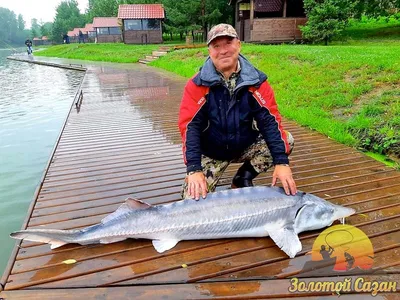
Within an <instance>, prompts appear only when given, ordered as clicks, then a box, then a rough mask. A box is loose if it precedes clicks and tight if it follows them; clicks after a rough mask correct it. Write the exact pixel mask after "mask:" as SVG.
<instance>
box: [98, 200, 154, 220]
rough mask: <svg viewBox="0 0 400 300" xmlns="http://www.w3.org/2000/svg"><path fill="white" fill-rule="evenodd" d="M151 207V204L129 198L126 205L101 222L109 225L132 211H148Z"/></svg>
mask: <svg viewBox="0 0 400 300" xmlns="http://www.w3.org/2000/svg"><path fill="white" fill-rule="evenodd" d="M149 207H151V205H150V204H148V203H146V202H143V201H140V200H138V199H133V198H127V199H125V203H124V204H122V205H121V206H120V207H118V209H117V210H116V211H114V212H113V213H112V214H110V215H108V216H107V217H105V218H104V219H103V220H101V223H103V224H104V223H107V222H109V221H111V220H113V219H115V218H118V217H119V216H122V215H123V214H126V213H128V212H130V211H132V210H138V209H147V208H149Z"/></svg>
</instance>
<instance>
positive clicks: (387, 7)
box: [354, 0, 400, 18]
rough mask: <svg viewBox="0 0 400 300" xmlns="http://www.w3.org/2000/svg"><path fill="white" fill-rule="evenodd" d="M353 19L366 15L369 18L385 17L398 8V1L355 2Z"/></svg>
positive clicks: (359, 0)
mask: <svg viewBox="0 0 400 300" xmlns="http://www.w3.org/2000/svg"><path fill="white" fill-rule="evenodd" d="M354 7H355V14H354V17H357V18H359V17H361V16H362V15H366V16H369V17H378V16H387V15H389V14H390V13H391V12H393V11H395V10H397V11H398V10H399V8H400V0H356V1H355V5H354Z"/></svg>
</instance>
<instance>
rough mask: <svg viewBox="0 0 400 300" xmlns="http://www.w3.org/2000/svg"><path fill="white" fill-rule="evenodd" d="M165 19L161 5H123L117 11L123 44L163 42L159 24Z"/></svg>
mask: <svg viewBox="0 0 400 300" xmlns="http://www.w3.org/2000/svg"><path fill="white" fill-rule="evenodd" d="M164 18H165V13H164V7H163V6H162V4H124V5H120V6H119V9H118V19H120V20H121V21H122V28H123V29H122V35H123V40H124V43H125V44H159V43H162V42H163V38H162V26H161V22H162V20H163V19H164Z"/></svg>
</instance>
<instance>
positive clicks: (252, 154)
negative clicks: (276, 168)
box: [181, 131, 294, 199]
mask: <svg viewBox="0 0 400 300" xmlns="http://www.w3.org/2000/svg"><path fill="white" fill-rule="evenodd" d="M286 135H287V137H288V142H289V147H290V153H291V152H292V150H293V147H294V139H293V136H292V135H291V134H290V132H288V131H286ZM247 160H248V161H250V163H251V165H252V166H253V168H254V170H255V171H256V172H258V173H263V172H267V170H268V169H269V168H271V167H272V165H273V163H272V156H271V153H270V151H269V149H268V146H267V144H266V143H265V140H264V139H263V138H262V136H261V134H260V135H259V136H258V138H257V140H256V142H255V143H254V144H252V145H251V146H250V147H248V148H247V149H246V150H245V151H243V153H242V155H241V156H240V157H239V158H237V159H234V160H231V161H225V160H217V159H213V158H210V157H207V156H205V155H202V157H201V166H202V168H203V173H204V176H205V177H206V181H207V189H208V191H209V192H213V191H214V190H215V187H216V185H217V183H218V181H219V179H220V178H221V176H222V174H223V173H224V172H225V170H226V168H227V167H228V166H229V164H231V163H243V162H245V161H247ZM187 188H188V184H187V178H185V181H184V183H183V185H182V190H181V197H182V199H185V198H186V197H187Z"/></svg>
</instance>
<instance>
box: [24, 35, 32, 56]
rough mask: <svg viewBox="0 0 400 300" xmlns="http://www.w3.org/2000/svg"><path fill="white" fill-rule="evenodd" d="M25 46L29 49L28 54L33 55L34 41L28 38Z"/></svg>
mask: <svg viewBox="0 0 400 300" xmlns="http://www.w3.org/2000/svg"><path fill="white" fill-rule="evenodd" d="M25 45H26V47H27V50H26V51H27V52H28V55H30V54H32V52H33V50H32V40H31V39H29V38H27V39H26V41H25Z"/></svg>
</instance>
